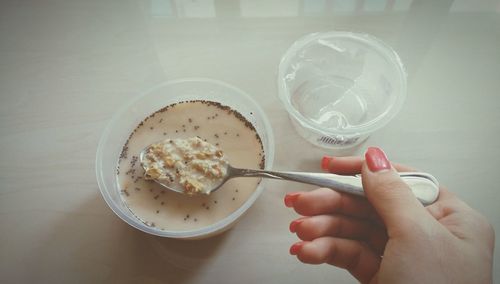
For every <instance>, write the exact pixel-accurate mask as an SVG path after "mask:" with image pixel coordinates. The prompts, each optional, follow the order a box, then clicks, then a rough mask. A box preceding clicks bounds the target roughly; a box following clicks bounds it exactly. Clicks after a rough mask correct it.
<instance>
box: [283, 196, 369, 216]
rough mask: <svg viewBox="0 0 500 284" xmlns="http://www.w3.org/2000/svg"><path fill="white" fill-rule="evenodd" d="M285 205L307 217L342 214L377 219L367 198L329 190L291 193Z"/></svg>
mask: <svg viewBox="0 0 500 284" xmlns="http://www.w3.org/2000/svg"><path fill="white" fill-rule="evenodd" d="M285 204H286V206H287V207H293V208H294V209H295V211H296V212H297V213H299V214H301V215H305V216H312V215H322V214H332V213H341V214H344V215H349V216H355V217H361V218H372V219H375V218H376V214H375V210H374V209H373V207H372V206H371V205H370V203H369V202H368V201H367V200H366V199H365V198H362V197H358V196H353V195H350V194H345V193H339V192H336V191H334V190H331V189H328V188H318V189H315V190H313V191H308V192H296V193H289V194H287V195H286V196H285Z"/></svg>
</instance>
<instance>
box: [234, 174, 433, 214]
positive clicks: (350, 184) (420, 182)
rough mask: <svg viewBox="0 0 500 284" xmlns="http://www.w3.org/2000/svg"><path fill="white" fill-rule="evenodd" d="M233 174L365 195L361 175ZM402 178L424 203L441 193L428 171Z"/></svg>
mask: <svg viewBox="0 0 500 284" xmlns="http://www.w3.org/2000/svg"><path fill="white" fill-rule="evenodd" d="M232 170H233V173H232V174H233V175H234V176H240V177H264V178H272V179H280V180H290V181H296V182H301V183H307V184H313V185H317V186H320V187H327V188H331V189H333V190H336V191H340V192H345V193H349V194H354V195H358V196H364V195H365V194H364V190H363V185H362V183H361V177H360V176H342V175H335V174H328V173H306V172H275V171H263V170H249V169H236V168H233V169H232ZM399 175H400V176H401V178H402V179H403V180H404V181H405V182H406V184H408V186H409V187H410V188H411V190H412V192H413V194H415V196H416V197H417V199H418V200H420V202H421V203H422V204H423V205H429V204H432V203H433V202H434V201H436V199H437V197H438V195H439V184H438V182H437V180H436V178H434V177H433V176H432V175H430V174H427V173H414V172H402V173H399Z"/></svg>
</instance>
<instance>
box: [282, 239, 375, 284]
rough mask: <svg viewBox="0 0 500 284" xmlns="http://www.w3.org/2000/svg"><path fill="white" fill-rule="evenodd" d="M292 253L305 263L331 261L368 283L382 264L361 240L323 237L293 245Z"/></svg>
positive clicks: (362, 281)
mask: <svg viewBox="0 0 500 284" xmlns="http://www.w3.org/2000/svg"><path fill="white" fill-rule="evenodd" d="M290 253H291V254H295V255H297V257H298V259H299V260H300V261H302V262H304V263H310V264H320V263H329V264H332V265H335V266H337V267H340V268H344V269H346V270H348V271H349V272H350V273H351V274H352V275H353V276H354V277H356V279H358V280H359V281H360V282H361V283H367V282H369V281H370V279H371V278H372V277H373V276H374V275H375V273H376V272H377V271H378V268H379V266H380V261H381V259H380V257H379V256H378V255H377V254H375V253H374V252H373V251H372V250H370V249H369V248H368V247H367V246H365V245H364V244H363V243H361V242H359V241H354V240H346V239H338V238H333V237H322V238H318V239H315V240H313V241H311V242H300V243H296V244H294V245H292V247H291V248H290Z"/></svg>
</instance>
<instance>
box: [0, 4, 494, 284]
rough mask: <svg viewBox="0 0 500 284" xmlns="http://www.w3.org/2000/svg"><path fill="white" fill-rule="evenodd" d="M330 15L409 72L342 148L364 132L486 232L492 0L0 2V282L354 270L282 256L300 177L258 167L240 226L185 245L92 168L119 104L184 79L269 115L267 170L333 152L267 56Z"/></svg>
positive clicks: (183, 279)
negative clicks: (376, 115)
mask: <svg viewBox="0 0 500 284" xmlns="http://www.w3.org/2000/svg"><path fill="white" fill-rule="evenodd" d="M328 30H347V31H355V32H363V33H370V34H373V35H375V36H377V37H379V38H381V39H383V40H384V41H386V42H387V43H389V44H390V45H392V46H393V47H394V48H395V49H396V50H397V52H398V53H399V54H400V55H401V57H402V60H403V62H404V63H405V65H406V67H407V70H408V73H409V77H408V79H409V89H408V99H407V101H406V104H405V106H404V108H403V110H402V111H401V113H400V114H399V115H398V116H397V117H396V119H395V120H394V121H393V122H391V123H390V124H389V125H387V126H386V127H385V128H383V129H382V130H381V131H378V132H377V133H375V134H374V135H372V136H371V137H370V138H369V140H368V141H366V142H365V143H364V144H363V145H361V147H359V148H357V149H355V150H354V151H353V153H354V154H362V153H363V152H364V150H365V149H366V147H367V146H368V145H377V146H380V147H382V148H383V149H385V150H386V152H387V154H388V156H389V158H391V159H392V160H393V161H398V162H402V163H406V164H410V165H413V166H415V167H417V168H420V169H423V170H425V171H428V172H431V173H433V174H435V176H436V177H438V179H439V180H440V181H441V183H442V184H444V185H446V186H447V187H449V188H450V189H451V190H452V191H454V192H456V193H457V194H458V195H459V196H461V197H462V198H463V199H464V200H465V201H466V202H468V203H469V204H470V205H471V206H473V207H475V208H476V209H477V210H479V211H480V212H482V213H483V214H484V215H486V216H487V217H488V218H489V220H490V221H491V222H492V223H493V224H494V226H495V228H496V229H497V231H498V230H499V229H500V209H499V208H500V193H499V191H500V188H499V181H500V174H499V173H498V172H499V168H500V167H499V166H500V150H499V145H500V144H499V142H498V141H499V140H500V97H499V95H500V93H499V92H500V91H499V90H500V2H499V1H487V0H484V1H472V0H471V1H464V0H460V1H453V0H443V1H432V0H429V1H411V0H404V1H400V0H387V1H386V0H377V1H369V0H365V1H363V0H351V1H333V0H301V1H299V0H295V1H285V0H268V1H265V0H260V1H252V0H241V1H230V0H187V1H179V0H175V1H174V0H172V1H169V0H144V1H134V0H129V1H120V0H90V1H71V0H70V1H68V0H38V1H35V0H32V1H14V0H12V1H1V2H0V181H1V186H0V282H1V283H310V284H312V283H355V280H354V279H353V278H351V276H350V275H349V274H348V273H346V272H345V271H343V270H340V269H337V268H334V267H331V266H328V265H319V266H310V265H304V264H302V263H300V262H299V261H297V260H296V259H295V258H294V257H291V256H290V255H289V254H288V248H289V246H290V245H291V244H292V243H293V242H295V241H296V240H297V239H296V237H295V236H294V235H292V234H291V233H289V232H288V224H289V222H290V221H291V220H292V219H294V218H296V214H295V213H294V212H292V211H291V210H289V209H287V208H285V207H284V206H283V201H282V199H283V196H284V195H285V193H286V192H291V191H296V190H305V189H309V188H311V187H307V186H303V185H299V184H292V183H280V182H270V183H268V188H267V190H266V191H265V192H264V193H263V194H262V195H261V196H260V198H259V199H258V200H257V202H256V203H255V205H254V206H253V207H252V208H251V210H250V211H249V212H248V214H247V215H246V216H245V217H244V218H243V219H242V220H241V222H240V223H239V224H238V225H237V226H236V227H235V228H233V229H232V230H230V231H229V232H227V233H225V234H223V235H221V236H218V237H215V238H212V239H208V240H204V241H195V242H187V241H178V240H171V239H162V238H158V237H154V236H150V235H147V234H145V233H142V232H140V231H137V230H135V229H133V228H132V227H130V226H128V225H127V224H126V223H124V222H123V221H121V220H120V219H119V218H118V217H117V216H115V214H114V213H113V212H112V211H111V210H110V209H109V208H108V207H107V205H106V204H105V202H104V201H103V199H102V198H101V196H100V193H99V189H98V187H97V183H96V178H95V173H94V172H95V170H94V160H95V153H96V147H97V143H98V140H99V138H100V136H101V133H102V131H103V129H104V127H105V126H106V124H107V123H108V122H109V120H110V118H111V116H112V115H113V113H114V112H115V111H116V110H117V108H118V107H119V106H121V105H122V104H124V103H125V102H127V101H128V100H129V99H131V98H134V97H136V96H137V95H138V94H139V93H140V92H142V91H145V90H147V89H149V88H150V87H152V86H154V85H155V84H157V83H159V82H162V81H165V80H169V79H174V78H182V77H209V78H214V79H219V80H223V81H226V82H228V83H230V84H233V85H235V86H238V87H239V88H241V89H243V90H244V91H246V92H248V93H250V94H251V95H252V96H254V97H255V98H256V99H257V100H258V101H259V102H260V104H261V106H262V107H263V109H264V110H265V111H266V113H267V115H268V116H269V118H270V120H271V124H272V126H273V128H274V132H275V138H276V143H277V147H276V149H277V151H276V156H275V168H276V169H291V170H308V171H317V170H319V165H318V162H319V159H320V157H321V156H322V155H324V154H335V152H332V151H326V150H323V149H319V148H315V147H314V146H312V145H310V144H308V143H307V142H305V141H304V140H303V139H302V138H300V137H299V136H298V135H297V134H296V133H295V131H294V130H293V129H292V127H291V124H290V123H289V121H288V117H287V114H286V112H285V110H284V108H283V107H282V106H281V104H280V102H279V100H278V97H277V86H276V71H277V65H278V62H279V59H280V56H281V55H282V54H283V53H284V51H285V50H286V49H287V48H288V46H289V45H290V44H291V43H292V42H293V41H294V40H296V39H297V38H299V37H300V36H302V35H304V34H307V33H311V32H316V31H328ZM296 149H301V150H300V151H296ZM291 151H293V155H290V152H291ZM499 244H500V243H499V241H498V239H497V247H498V246H499ZM498 251H499V250H497V253H496V259H497V262H496V264H495V266H494V271H495V272H494V274H495V280H496V281H497V282H498V281H500V264H499V262H498V257H499V256H500V254H499V252H498Z"/></svg>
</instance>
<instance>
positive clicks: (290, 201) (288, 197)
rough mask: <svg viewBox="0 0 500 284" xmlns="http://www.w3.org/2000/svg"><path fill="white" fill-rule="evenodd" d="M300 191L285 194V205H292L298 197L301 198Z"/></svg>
mask: <svg viewBox="0 0 500 284" xmlns="http://www.w3.org/2000/svg"><path fill="white" fill-rule="evenodd" d="M299 195H300V192H293V193H288V194H287V195H285V206H286V207H292V206H293V204H294V203H295V201H296V200H297V198H299Z"/></svg>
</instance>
